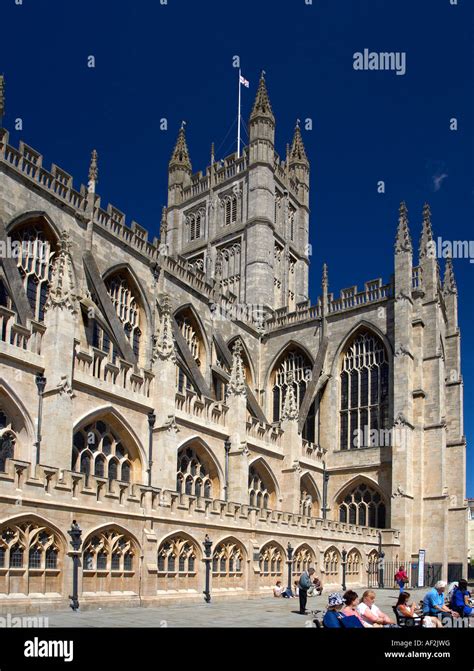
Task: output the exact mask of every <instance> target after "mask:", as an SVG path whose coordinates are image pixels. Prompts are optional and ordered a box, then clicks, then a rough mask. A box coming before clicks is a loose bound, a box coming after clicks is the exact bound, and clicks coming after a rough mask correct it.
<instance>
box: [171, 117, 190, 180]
mask: <svg viewBox="0 0 474 671" xmlns="http://www.w3.org/2000/svg"><path fill="white" fill-rule="evenodd" d="M185 125H186V122H185V121H182V122H181V128H180V129H179V132H178V139H177V140H176V144H175V147H174V149H173V153H172V155H171V159H170V162H169V167H170V168H182V169H184V170H186V171H189V172H192V165H191V160H190V158H189V151H188V146H187V144H186V134H185V130H184V127H185Z"/></svg>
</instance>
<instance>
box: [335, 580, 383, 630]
mask: <svg viewBox="0 0 474 671" xmlns="http://www.w3.org/2000/svg"><path fill="white" fill-rule="evenodd" d="M343 598H344V602H345V604H346V605H345V607H344V608H343V609H342V611H341V612H342V614H343V615H348V616H351V615H353V616H355V617H356V618H357V619H358V620H360V622H361V624H362V626H363V627H378V626H380V625H373V624H369V623H368V622H364V620H363V619H362V617H361V615H360V613H359V611H358V610H357V606H358V605H359V595H358V594H357V593H356V592H353V591H352V590H351V589H348V590H347V592H346V593H345V594H344V597H343Z"/></svg>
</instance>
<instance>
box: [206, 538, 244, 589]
mask: <svg viewBox="0 0 474 671" xmlns="http://www.w3.org/2000/svg"><path fill="white" fill-rule="evenodd" d="M211 568H212V580H213V584H214V586H215V588H217V589H219V588H221V589H241V590H242V589H244V587H245V575H246V568H247V552H246V549H245V547H244V544H243V543H242V542H241V541H239V540H238V539H237V538H235V537H234V536H226V537H225V538H222V539H221V540H219V541H218V542H216V544H215V545H214V548H213V551H212V564H211Z"/></svg>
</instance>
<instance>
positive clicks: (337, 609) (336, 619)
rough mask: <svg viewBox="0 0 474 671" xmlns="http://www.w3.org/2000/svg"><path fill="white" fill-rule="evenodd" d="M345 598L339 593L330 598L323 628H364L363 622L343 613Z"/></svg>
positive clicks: (334, 593) (333, 593) (331, 595)
mask: <svg viewBox="0 0 474 671" xmlns="http://www.w3.org/2000/svg"><path fill="white" fill-rule="evenodd" d="M343 606H344V598H343V596H342V594H339V593H338V592H332V594H330V595H329V596H328V608H327V611H326V612H325V613H324V617H323V626H324V627H326V628H328V629H335V628H342V627H343V628H345V629H357V628H360V629H362V628H363V624H362V623H361V621H360V620H359V619H358V618H357V617H355V616H354V615H345V614H344V613H343V612H341V611H342V607H343Z"/></svg>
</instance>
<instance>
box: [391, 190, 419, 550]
mask: <svg viewBox="0 0 474 671" xmlns="http://www.w3.org/2000/svg"><path fill="white" fill-rule="evenodd" d="M412 254H413V249H412V243H411V238H410V232H409V229H408V217H407V208H406V205H405V203H401V205H400V210H399V220H398V230H397V237H396V242H395V276H394V283H395V286H394V290H395V300H394V307H393V310H394V326H393V329H394V342H395V355H394V358H393V417H394V418H395V421H394V425H393V431H392V498H391V522H390V526H392V527H394V528H396V529H400V530H401V532H402V533H401V537H400V556H401V559H402V560H403V561H406V560H408V559H410V556H411V553H412V551H413V549H412V538H411V530H412V514H413V499H414V482H413V430H414V426H413V368H414V355H413V337H412V331H413V326H412V321H413V299H412V271H413V259H412ZM384 449H390V448H389V447H387V448H384Z"/></svg>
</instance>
